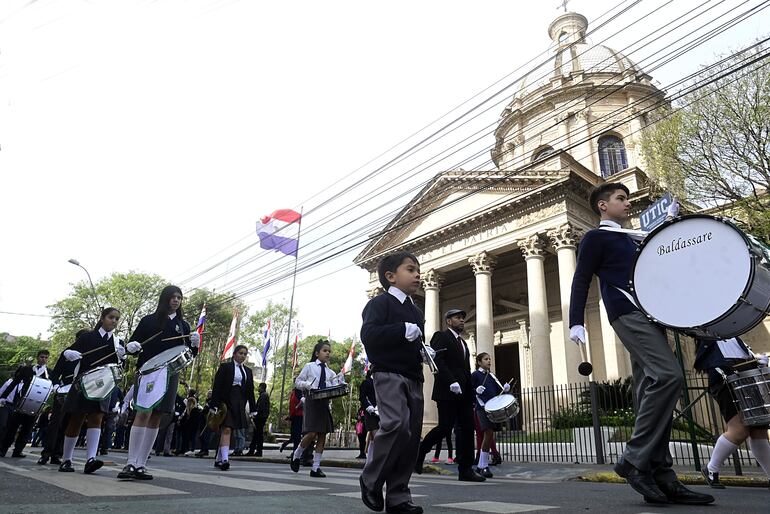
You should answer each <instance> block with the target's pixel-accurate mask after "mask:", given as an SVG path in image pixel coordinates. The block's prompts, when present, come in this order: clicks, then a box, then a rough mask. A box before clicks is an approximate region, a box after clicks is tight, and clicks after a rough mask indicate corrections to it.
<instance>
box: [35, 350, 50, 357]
mask: <svg viewBox="0 0 770 514" xmlns="http://www.w3.org/2000/svg"><path fill="white" fill-rule="evenodd" d="M41 355H45V356H46V357H48V356H49V355H51V353H50V352H49V351H48V350H40V351H38V352H37V356H38V357H40V356H41Z"/></svg>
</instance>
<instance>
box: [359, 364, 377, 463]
mask: <svg viewBox="0 0 770 514" xmlns="http://www.w3.org/2000/svg"><path fill="white" fill-rule="evenodd" d="M358 399H359V401H360V403H361V407H362V408H363V409H364V427H365V428H366V447H365V448H364V455H366V458H367V459H369V458H370V456H371V455H370V454H369V451H370V450H371V448H372V440H374V436H375V435H376V434H377V429H379V428H380V415H379V412H378V411H377V395H376V394H375V393H374V380H372V370H371V368H370V369H369V370H368V371H367V372H366V378H365V379H364V381H363V382H361V388H360V389H359V391H358Z"/></svg>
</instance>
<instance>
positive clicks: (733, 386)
mask: <svg viewBox="0 0 770 514" xmlns="http://www.w3.org/2000/svg"><path fill="white" fill-rule="evenodd" d="M726 379H727V385H728V387H729V388H730V393H731V394H732V396H733V401H734V402H735V407H736V409H737V410H738V414H739V415H740V417H741V419H742V420H743V424H744V425H745V426H747V427H760V426H767V425H770V368H755V369H749V370H746V371H737V372H735V373H734V374H732V375H728V376H727V378H726Z"/></svg>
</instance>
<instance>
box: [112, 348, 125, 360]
mask: <svg viewBox="0 0 770 514" xmlns="http://www.w3.org/2000/svg"><path fill="white" fill-rule="evenodd" d="M115 355H117V356H118V359H122V358H124V357H125V356H126V349H125V348H123V347H122V346H118V347H117V348H115Z"/></svg>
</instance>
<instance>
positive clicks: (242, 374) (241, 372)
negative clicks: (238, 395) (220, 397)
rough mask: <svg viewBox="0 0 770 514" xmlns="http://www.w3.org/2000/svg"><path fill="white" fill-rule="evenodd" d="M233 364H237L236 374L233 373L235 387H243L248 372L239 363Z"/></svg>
mask: <svg viewBox="0 0 770 514" xmlns="http://www.w3.org/2000/svg"><path fill="white" fill-rule="evenodd" d="M233 364H235V372H234V373H233V385H234V386H239V385H243V383H244V382H245V381H246V370H245V369H243V364H238V363H237V362H233Z"/></svg>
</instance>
